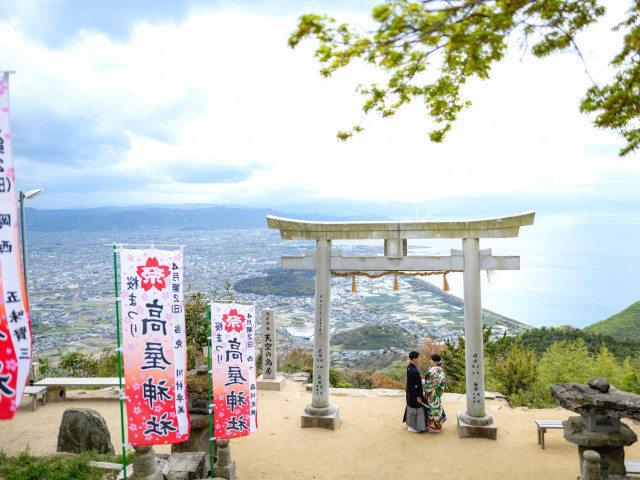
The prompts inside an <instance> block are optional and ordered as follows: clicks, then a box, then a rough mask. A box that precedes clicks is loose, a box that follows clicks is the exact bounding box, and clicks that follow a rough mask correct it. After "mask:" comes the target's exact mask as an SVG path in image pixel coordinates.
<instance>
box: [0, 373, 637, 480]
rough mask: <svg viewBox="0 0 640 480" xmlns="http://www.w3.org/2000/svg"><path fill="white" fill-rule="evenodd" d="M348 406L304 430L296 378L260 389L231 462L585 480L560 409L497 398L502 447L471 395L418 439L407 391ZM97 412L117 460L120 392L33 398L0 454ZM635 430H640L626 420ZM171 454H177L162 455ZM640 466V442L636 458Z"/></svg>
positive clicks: (443, 478) (287, 474)
mask: <svg viewBox="0 0 640 480" xmlns="http://www.w3.org/2000/svg"><path fill="white" fill-rule="evenodd" d="M330 401H331V402H332V403H334V404H337V405H339V407H340V425H339V428H338V429H337V430H335V431H331V430H322V429H302V428H300V414H301V413H302V411H303V410H304V407H305V406H306V405H307V404H308V403H310V402H311V394H310V393H308V392H307V391H306V389H305V388H304V387H303V386H302V385H301V384H300V383H297V382H294V381H291V380H287V381H286V383H285V387H284V389H283V390H282V391H263V390H260V391H259V400H258V402H259V403H258V409H259V410H258V430H257V432H255V433H254V434H252V435H250V436H248V437H244V438H241V439H235V440H233V441H232V442H231V458H232V459H233V460H235V462H236V470H237V476H238V479H240V480H258V479H264V478H268V479H284V480H304V479H343V478H345V479H361V478H366V479H383V478H384V479H390V478H392V479H415V478H437V479H439V480H448V479H450V480H461V479H474V480H481V479H510V480H511V479H527V480H533V479H540V480H543V479H544V480H548V479H575V478H576V477H577V476H578V475H579V474H580V469H579V465H578V448H577V447H576V446H575V445H573V444H571V443H569V442H567V441H566V440H564V438H563V435H562V431H561V430H549V431H548V432H547V434H546V436H545V444H546V448H545V450H542V449H541V448H540V446H539V445H538V441H537V433H536V425H535V423H534V421H535V420H564V419H566V418H567V417H568V416H570V415H573V413H572V412H569V411H567V410H563V409H561V408H560V407H557V408H552V409H545V410H532V409H527V408H510V407H509V406H508V405H507V404H506V402H505V401H504V400H499V399H489V400H487V402H486V410H487V412H488V413H490V414H491V415H493V417H494V419H495V422H496V424H497V426H498V439H497V441H492V440H484V439H468V438H467V439H461V438H459V436H458V432H457V428H456V412H458V411H463V410H465V409H466V399H465V397H464V396H463V395H457V394H445V398H444V406H445V410H446V412H447V414H448V417H449V420H448V421H447V422H446V423H445V424H444V428H443V431H442V432H440V433H419V434H416V433H410V432H408V431H407V427H406V426H405V425H404V424H403V423H402V415H403V413H404V406H405V399H404V392H403V391H397V390H371V391H367V390H348V389H331V395H330ZM70 407H81V408H93V409H95V410H97V411H99V412H100V413H101V414H102V415H103V416H104V418H105V420H106V422H107V425H108V426H109V429H110V431H111V438H112V442H113V444H114V447H115V448H116V451H117V452H120V451H121V448H122V437H121V429H120V405H119V402H118V400H117V391H115V390H114V389H111V388H109V389H104V390H90V391H81V390H74V391H69V392H68V394H67V400H66V401H62V402H59V403H48V404H46V405H45V406H40V405H39V406H38V408H37V409H36V411H35V412H32V411H31V399H30V397H26V398H25V401H24V402H23V405H22V406H21V407H20V409H19V410H18V412H17V414H16V416H15V417H14V418H13V419H12V420H10V421H3V422H1V423H0V432H1V434H0V448H2V449H3V450H4V452H5V453H7V454H15V453H17V452H20V451H22V450H24V448H25V447H26V446H27V445H28V446H29V448H30V450H31V451H32V452H33V453H35V454H38V455H45V454H50V453H53V452H55V451H56V443H57V438H58V428H59V426H60V420H61V418H62V414H63V412H64V410H65V409H67V408H70ZM625 423H627V425H629V426H630V427H631V428H632V429H633V430H634V431H635V432H636V434H638V433H639V432H640V426H638V425H636V424H634V423H633V422H632V421H626V422H625ZM156 451H157V452H158V453H169V452H170V447H169V446H160V447H156ZM625 451H626V458H627V459H633V460H640V443H636V444H634V445H632V446H631V447H628V448H627V449H626V450H625Z"/></svg>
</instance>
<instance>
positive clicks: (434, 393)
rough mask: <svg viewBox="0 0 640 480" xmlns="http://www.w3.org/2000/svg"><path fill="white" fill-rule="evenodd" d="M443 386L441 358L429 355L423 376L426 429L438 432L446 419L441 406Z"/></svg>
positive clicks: (436, 355)
mask: <svg viewBox="0 0 640 480" xmlns="http://www.w3.org/2000/svg"><path fill="white" fill-rule="evenodd" d="M444 388H445V376H444V372H443V371H442V359H441V358H440V355H438V354H437V353H434V354H433V355H431V368H429V371H428V372H427V374H426V375H425V377H424V391H425V394H426V397H427V403H428V405H429V413H428V418H427V430H428V431H429V432H439V431H440V430H442V424H443V423H444V422H445V420H446V419H447V416H446V415H445V413H444V408H443V406H442V394H443V393H444Z"/></svg>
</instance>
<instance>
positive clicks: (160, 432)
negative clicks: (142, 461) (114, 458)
mask: <svg viewBox="0 0 640 480" xmlns="http://www.w3.org/2000/svg"><path fill="white" fill-rule="evenodd" d="M182 260H183V257H182V251H181V250H176V251H164V250H156V249H149V250H128V249H121V250H120V266H121V281H122V294H121V297H122V302H121V303H122V338H123V352H124V353H123V357H124V370H125V396H126V397H127V398H126V404H127V418H128V430H129V435H128V438H129V443H131V444H132V445H159V444H164V443H179V442H184V441H185V440H187V439H188V438H189V415H188V411H187V376H186V361H187V354H186V337H185V323H184V299H183V268H182Z"/></svg>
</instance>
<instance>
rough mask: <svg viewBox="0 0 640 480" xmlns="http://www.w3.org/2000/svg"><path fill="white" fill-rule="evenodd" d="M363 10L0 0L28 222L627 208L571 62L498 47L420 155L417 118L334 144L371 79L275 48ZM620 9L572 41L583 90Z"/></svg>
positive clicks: (302, 52)
mask: <svg viewBox="0 0 640 480" xmlns="http://www.w3.org/2000/svg"><path fill="white" fill-rule="evenodd" d="M607 3H614V2H607ZM615 3H618V2H615ZM619 3H621V4H626V2H619ZM375 4H376V2H374V1H365V0H360V1H351V2H347V5H344V2H341V1H339V0H331V1H305V2H302V1H297V2H296V1H286V0H282V1H272V2H257V1H254V2H252V1H241V2H238V1H234V2H231V1H227V2H211V1H207V2H205V1H198V0H191V1H182V2H175V1H165V0H139V1H125V0H121V1H110V2H106V1H98V0H93V1H88V0H21V1H20V2H3V4H1V5H0V48H1V49H2V51H3V56H2V64H1V65H0V69H4V70H14V71H15V72H16V73H15V74H14V75H12V76H11V84H10V85H11V91H10V93H11V122H12V138H13V152H14V164H15V170H16V181H17V185H18V188H20V189H22V190H30V189H34V188H43V189H44V190H45V192H44V194H43V195H41V196H39V197H37V198H36V199H33V200H30V201H29V206H31V207H35V208H77V207H94V206H103V205H135V204H149V203H165V204H181V203H230V204H240V205H248V206H277V205H280V204H284V203H296V202H321V201H331V200H336V199H341V200H342V199H345V200H361V201H387V200H393V201H406V202H426V201H428V200H431V199H437V198H445V197H459V196H469V197H472V196H474V195H482V194H487V193H504V194H510V193H513V194H514V195H515V194H521V193H523V192H528V193H531V194H541V195H545V194H550V193H554V194H555V193H564V194H566V193H571V192H576V194H582V195H584V194H586V195H601V196H605V197H606V196H617V195H621V196H628V197H630V198H635V197H636V196H637V193H636V192H637V191H638V188H637V187H638V185H639V183H640V162H638V158H637V157H638V155H637V154H632V155H629V156H628V157H627V158H624V159H620V158H618V156H617V152H618V150H619V149H620V147H621V146H622V145H623V143H622V141H621V140H620V139H619V138H618V137H617V136H616V135H614V134H612V133H610V132H608V131H601V130H597V129H595V128H594V127H593V126H592V125H591V122H590V118H589V117H587V116H584V115H581V114H580V113H579V111H578V103H579V100H580V98H581V96H582V95H583V93H584V91H585V90H586V88H588V87H589V85H590V83H589V79H588V77H587V76H586V75H585V73H584V69H585V68H584V65H583V64H582V62H581V60H580V59H579V58H578V56H576V55H572V54H563V55H556V56H554V57H551V58H548V59H545V60H538V59H534V58H533V57H531V56H530V55H528V54H527V53H524V54H523V53H522V51H521V49H520V48H519V45H518V43H517V41H516V39H515V38H514V44H513V48H512V49H511V52H510V54H509V56H508V58H507V59H505V60H504V61H503V62H502V63H501V64H499V65H497V66H496V67H495V68H494V69H493V71H492V78H491V79H490V80H488V81H484V82H481V81H474V82H471V83H470V84H469V85H468V90H467V96H468V98H469V99H471V100H472V102H473V106H472V107H471V109H469V110H467V111H465V112H464V113H463V114H462V115H461V116H460V120H459V122H457V123H456V124H455V125H454V127H453V130H452V132H450V134H449V136H448V138H447V140H446V141H445V143H443V144H440V145H434V144H432V143H430V142H429V141H428V137H427V132H428V130H429V127H430V120H429V118H428V117H427V115H426V112H425V110H424V108H423V107H422V106H421V105H412V106H410V108H407V109H405V110H403V111H402V112H401V113H400V114H399V115H398V116H397V117H396V118H393V119H386V120H382V119H378V118H376V117H375V116H373V115H372V116H369V117H368V118H367V119H366V120H365V122H364V126H365V127H366V131H365V132H364V133H362V134H360V135H358V136H356V137H355V138H354V139H353V140H351V141H349V142H347V143H342V142H339V141H338V140H337V139H336V137H335V134H336V132H337V131H338V130H339V129H346V128H349V127H351V126H352V125H353V124H355V123H358V122H359V121H361V120H362V118H363V113H362V112H361V110H360V107H361V101H362V98H361V97H360V96H359V95H358V94H356V93H355V89H356V87H357V85H358V84H359V83H367V82H370V81H376V80H378V81H382V79H383V77H382V75H381V73H380V72H376V71H374V70H371V69H369V68H367V67H365V66H363V65H355V66H354V68H352V69H349V70H345V71H344V72H339V73H338V74H336V75H335V76H334V77H333V78H331V79H323V78H322V77H320V75H319V73H318V70H319V66H318V64H317V63H316V62H315V60H314V59H313V44H312V43H311V42H308V43H305V44H303V45H302V46H301V47H300V48H299V49H297V50H295V51H293V50H291V49H290V48H288V46H287V38H288V35H289V33H290V32H291V31H292V30H293V29H294V28H295V25H296V18H297V17H298V16H299V15H300V14H302V13H308V12H316V13H330V14H332V15H333V16H335V17H336V18H337V19H339V20H345V21H354V22H356V23H357V24H358V25H361V26H363V27H366V26H367V25H368V24H369V21H368V18H367V17H368V12H369V11H370V10H371V8H372V7H373V6H374V5H375ZM622 6H624V5H622ZM622 6H621V5H617V6H614V7H611V6H610V7H609V8H610V9H611V8H618V10H612V11H611V13H610V14H609V15H608V17H607V18H606V20H605V21H604V22H602V24H600V25H598V26H594V27H592V28H591V29H590V30H589V31H588V32H586V33H585V34H584V35H582V37H581V38H580V39H579V41H580V45H581V47H582V50H583V54H584V57H585V60H586V63H587V67H588V68H589V72H590V74H591V75H592V76H593V77H594V78H595V79H596V80H597V81H607V80H608V78H609V77H610V75H611V71H610V69H609V68H608V66H607V63H608V61H609V60H610V58H611V57H612V55H613V54H614V53H615V52H616V51H617V49H618V48H619V44H620V36H619V35H618V36H616V35H614V34H612V33H610V31H609V28H610V26H611V25H613V24H615V23H616V22H617V21H618V20H619V19H620V18H621V15H622V14H623V13H624V9H623V8H622ZM531 208H534V209H535V205H532V206H531Z"/></svg>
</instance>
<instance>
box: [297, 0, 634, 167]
mask: <svg viewBox="0 0 640 480" xmlns="http://www.w3.org/2000/svg"><path fill="white" fill-rule="evenodd" d="M604 14H605V8H604V7H603V6H602V5H600V4H599V3H598V1H597V0H446V1H443V0H422V1H415V0H413V1H412V0H389V1H387V2H385V3H382V4H380V5H378V6H376V7H375V8H374V9H373V11H372V14H371V18H372V20H373V22H374V23H373V24H374V28H373V29H372V30H370V31H361V30H359V29H356V28H355V27H353V26H351V25H349V24H345V23H343V24H337V22H336V20H335V19H333V18H330V17H328V16H327V15H316V14H308V15H303V16H301V17H300V19H299V22H298V26H297V28H296V30H295V31H294V32H293V33H292V34H291V35H290V37H289V46H291V47H292V48H296V47H297V46H298V45H299V44H300V42H302V41H303V40H305V39H315V40H317V42H318V46H317V48H316V50H315V57H316V58H317V59H318V61H319V62H320V63H321V65H322V67H321V70H320V73H321V74H322V75H323V76H324V77H330V76H331V75H333V74H334V73H335V72H336V71H338V70H340V69H342V68H345V67H348V66H349V65H351V63H352V62H353V61H354V60H358V61H361V62H364V63H365V64H369V65H372V66H374V67H376V68H378V69H380V70H382V71H384V72H386V73H387V79H386V83H385V84H384V85H382V84H378V83H371V84H369V85H360V86H359V87H358V91H359V93H361V94H362V95H363V96H364V97H365V100H364V103H363V106H362V109H363V111H364V112H365V113H366V114H368V113H370V112H377V113H378V114H379V115H381V116H382V117H391V116H393V115H395V114H396V113H397V112H398V110H399V109H400V108H401V107H403V106H404V105H406V104H408V103H410V102H412V101H419V102H423V103H424V105H425V107H426V109H427V112H428V115H429V116H430V117H431V118H432V119H433V120H434V122H435V123H436V126H437V128H434V129H433V130H432V131H431V132H430V133H429V136H430V138H431V140H432V141H434V142H442V141H443V139H444V138H445V134H446V133H447V132H448V131H449V130H450V129H451V127H452V124H453V123H454V122H455V121H456V119H457V116H458V114H459V113H460V111H461V110H462V109H464V108H467V107H469V106H470V105H471V103H470V101H469V100H467V99H466V98H464V96H463V94H462V88H463V86H464V85H465V84H466V83H467V81H469V80H470V79H473V78H479V79H488V78H489V73H490V70H491V67H492V66H493V65H494V64H495V63H496V62H499V61H500V60H501V59H503V58H504V56H505V54H506V52H507V48H508V45H509V43H511V42H513V41H514V37H515V39H516V40H519V41H520V43H521V45H522V46H529V45H530V47H527V48H529V49H530V51H531V53H532V54H533V55H534V56H536V57H540V58H542V57H546V56H549V55H551V54H553V53H557V52H561V51H568V50H573V51H575V52H577V53H578V54H579V55H580V52H579V50H578V46H577V44H576V35H577V34H578V33H580V32H581V31H583V30H584V29H585V28H586V27H588V26H589V25H592V24H594V23H596V22H598V21H599V19H601V17H602V16H603V15H604ZM639 19H640V0H634V1H633V6H632V8H631V10H630V11H629V12H628V16H627V18H626V20H624V21H623V22H622V23H620V24H619V25H618V26H617V29H618V30H621V29H624V30H627V31H628V33H627V35H626V36H625V42H624V46H623V49H622V51H621V52H620V54H618V55H617V56H616V57H615V58H614V59H613V61H612V66H613V67H614V68H616V69H617V70H618V72H617V73H616V75H615V77H614V79H613V81H612V83H611V84H609V85H605V86H598V85H594V86H593V87H592V88H590V89H589V90H588V91H587V93H586V95H585V98H584V99H583V100H582V103H581V106H580V110H581V111H582V112H584V113H595V114H596V118H595V120H594V124H595V125H596V126H597V127H600V128H608V129H612V130H614V131H615V132H617V133H619V134H620V135H622V136H623V137H624V138H625V139H626V140H627V145H626V146H625V147H624V148H623V149H622V150H621V151H620V155H621V156H623V155H626V154H628V153H630V152H632V151H634V150H636V149H637V148H638V147H639V146H640V130H639V129H638V125H637V119H638V117H639V116H640V95H639V93H640V91H639V87H638V79H639V78H640V63H639V54H640V21H639ZM580 56H581V55H580ZM362 130H364V128H363V126H362V124H358V125H355V126H353V127H352V128H351V129H350V130H348V131H340V132H338V135H337V136H338V138H340V139H342V140H346V139H348V138H350V137H351V136H353V135H354V133H357V132H360V131H362Z"/></svg>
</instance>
